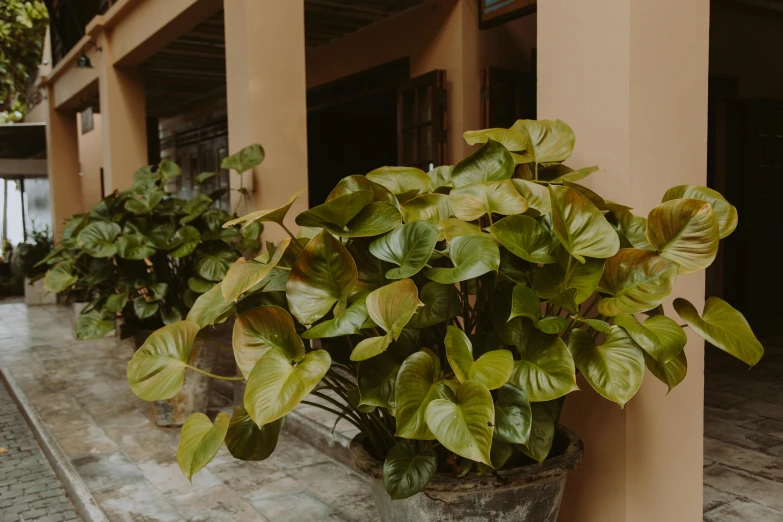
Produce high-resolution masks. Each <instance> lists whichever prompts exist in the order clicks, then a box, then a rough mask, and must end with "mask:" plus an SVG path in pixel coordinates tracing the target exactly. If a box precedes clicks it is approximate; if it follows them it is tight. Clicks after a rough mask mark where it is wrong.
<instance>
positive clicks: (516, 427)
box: [495, 384, 533, 444]
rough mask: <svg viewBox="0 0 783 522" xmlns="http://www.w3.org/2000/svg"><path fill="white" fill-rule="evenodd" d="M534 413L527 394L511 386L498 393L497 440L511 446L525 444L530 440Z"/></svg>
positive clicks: (505, 386) (501, 389) (496, 409)
mask: <svg viewBox="0 0 783 522" xmlns="http://www.w3.org/2000/svg"><path fill="white" fill-rule="evenodd" d="M532 423H533V413H532V411H531V410H530V403H529V402H528V400H527V396H526V395H525V392H523V391H522V390H520V389H519V388H517V387H516V386H513V385H511V384H505V385H503V387H502V388H499V389H498V391H497V400H495V439H497V440H500V441H502V442H508V443H510V444H525V443H527V441H528V439H529V438H530V426H531V424H532Z"/></svg>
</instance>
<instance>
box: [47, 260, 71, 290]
mask: <svg viewBox="0 0 783 522" xmlns="http://www.w3.org/2000/svg"><path fill="white" fill-rule="evenodd" d="M78 280H79V278H78V277H77V276H76V275H74V273H73V263H72V262H71V261H60V262H59V263H57V264H56V265H54V267H53V268H52V269H51V270H49V271H48V272H46V277H44V288H46V289H47V290H48V291H49V292H54V293H55V294H58V293H60V292H64V291H66V290H68V289H69V288H70V287H71V286H72V285H73V284H74V283H76V281H78Z"/></svg>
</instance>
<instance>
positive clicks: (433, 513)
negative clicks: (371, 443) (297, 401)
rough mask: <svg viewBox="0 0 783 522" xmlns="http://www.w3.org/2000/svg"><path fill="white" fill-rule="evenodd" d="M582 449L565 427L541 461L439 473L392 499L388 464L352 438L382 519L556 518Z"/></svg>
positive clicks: (477, 521) (505, 521)
mask: <svg viewBox="0 0 783 522" xmlns="http://www.w3.org/2000/svg"><path fill="white" fill-rule="evenodd" d="M582 452H583V446H582V441H581V440H579V437H577V436H576V434H575V433H574V432H572V431H571V430H569V429H568V428H564V427H562V426H559V427H558V429H557V432H556V434H555V442H554V444H553V445H552V451H551V452H550V455H549V457H548V458H547V459H546V460H545V461H544V462H543V463H542V464H541V465H539V464H531V465H528V466H523V467H519V468H514V469H509V470H502V471H499V472H498V473H497V474H496V475H483V476H482V475H478V474H477V473H469V474H468V475H467V476H465V477H463V478H456V477H454V476H453V475H452V474H449V473H437V474H436V475H435V478H433V479H432V481H431V482H430V483H429V485H428V486H427V488H426V489H425V491H424V493H418V494H416V495H414V496H412V497H409V498H406V499H402V500H392V499H391V498H390V497H389V494H388V493H387V492H386V489H385V488H384V486H383V462H381V461H379V460H377V459H376V458H375V457H373V456H372V455H371V454H370V453H369V452H368V451H367V448H366V447H365V444H364V439H363V436H362V435H358V436H357V437H356V438H354V439H353V441H351V453H352V455H353V458H354V462H355V463H356V467H357V468H358V469H359V471H361V472H362V473H364V474H366V475H369V476H370V478H371V487H372V497H373V501H374V502H375V505H376V506H377V507H378V512H379V514H380V520H381V521H382V522H408V521H411V520H415V521H417V522H452V521H455V520H458V521H460V522H556V521H557V515H558V512H559V511H560V501H561V499H562V497H563V490H564V489H565V483H566V476H567V474H568V472H569V471H571V470H572V469H574V468H576V466H577V465H578V464H579V462H580V461H581V460H582Z"/></svg>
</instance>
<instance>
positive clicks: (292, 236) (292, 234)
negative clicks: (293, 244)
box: [280, 221, 296, 240]
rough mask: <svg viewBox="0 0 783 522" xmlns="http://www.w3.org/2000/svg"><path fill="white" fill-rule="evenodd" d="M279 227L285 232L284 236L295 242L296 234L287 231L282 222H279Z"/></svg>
mask: <svg viewBox="0 0 783 522" xmlns="http://www.w3.org/2000/svg"><path fill="white" fill-rule="evenodd" d="M280 226H281V227H283V230H285V233H286V234H288V235H289V236H291V239H293V240H295V239H296V234H294V233H293V232H291V231H290V230H288V227H287V226H285V225H284V224H283V222H282V221H281V222H280Z"/></svg>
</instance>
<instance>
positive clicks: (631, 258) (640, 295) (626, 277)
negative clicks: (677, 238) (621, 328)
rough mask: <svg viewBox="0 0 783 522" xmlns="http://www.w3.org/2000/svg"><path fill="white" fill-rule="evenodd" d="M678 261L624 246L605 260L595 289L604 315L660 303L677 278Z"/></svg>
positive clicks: (629, 311)
mask: <svg viewBox="0 0 783 522" xmlns="http://www.w3.org/2000/svg"><path fill="white" fill-rule="evenodd" d="M677 269H678V268H677V265H676V264H674V263H672V262H671V261H669V260H668V259H666V258H664V257H661V256H660V255H658V254H656V253H655V252H650V251H648V250H637V249H634V248H627V249H623V250H620V251H619V252H618V253H617V254H616V255H614V256H612V257H610V258H609V259H607V260H606V264H605V265H604V271H603V275H602V277H601V283H600V284H599V286H598V290H599V291H601V292H603V293H606V294H609V295H610V296H611V297H608V298H603V299H601V302H599V303H598V311H599V312H600V313H602V314H603V315H608V316H614V315H619V314H635V313H638V312H644V311H645V310H651V309H653V308H655V307H656V306H658V305H659V304H661V303H662V302H663V301H664V299H666V297H668V296H669V294H670V293H671V291H672V288H673V287H674V281H675V280H676V279H677Z"/></svg>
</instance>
